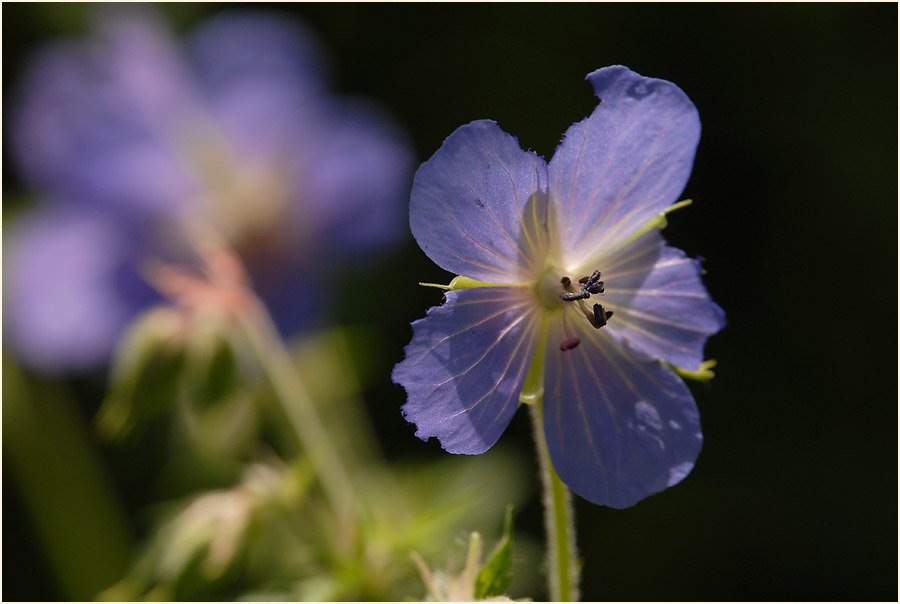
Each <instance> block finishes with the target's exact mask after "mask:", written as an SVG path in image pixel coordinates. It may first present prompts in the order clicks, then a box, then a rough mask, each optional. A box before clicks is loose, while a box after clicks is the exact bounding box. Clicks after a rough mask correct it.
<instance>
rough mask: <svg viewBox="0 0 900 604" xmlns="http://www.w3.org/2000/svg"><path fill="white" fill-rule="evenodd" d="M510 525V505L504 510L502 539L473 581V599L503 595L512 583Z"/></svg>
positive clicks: (511, 510) (511, 513) (511, 516)
mask: <svg viewBox="0 0 900 604" xmlns="http://www.w3.org/2000/svg"><path fill="white" fill-rule="evenodd" d="M512 525H513V506H511V505H510V506H508V507H507V508H506V522H505V523H504V525H503V537H501V538H500V541H499V542H498V543H497V545H496V547H494V551H493V552H491V557H490V558H488V561H487V562H485V564H484V567H483V568H482V569H481V572H480V573H478V579H476V581H475V598H476V599H478V600H482V599H484V598H490V597H493V596H500V595H503V593H504V592H505V591H506V589H507V588H508V587H509V584H510V582H512V573H511V572H510V569H511V567H512V548H513V538H512Z"/></svg>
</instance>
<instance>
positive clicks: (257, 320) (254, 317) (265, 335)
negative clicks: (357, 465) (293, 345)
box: [240, 302, 360, 517]
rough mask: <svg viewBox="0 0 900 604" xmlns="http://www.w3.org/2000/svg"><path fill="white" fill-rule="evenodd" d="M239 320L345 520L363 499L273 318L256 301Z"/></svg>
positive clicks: (318, 475)
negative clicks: (333, 443) (357, 494)
mask: <svg viewBox="0 0 900 604" xmlns="http://www.w3.org/2000/svg"><path fill="white" fill-rule="evenodd" d="M240 321H241V325H242V327H243V329H244V334H245V336H246V337H247V339H248V341H249V343H250V345H251V347H252V349H253V351H254V353H255V355H256V357H257V358H258V360H259V363H260V366H261V368H262V370H263V371H264V372H265V374H266V377H267V378H268V381H269V383H270V385H271V387H272V389H273V391H274V392H275V397H276V398H277V399H278V402H279V403H280V404H281V407H282V409H283V410H284V414H285V417H286V418H287V420H288V423H289V424H290V426H291V428H292V430H293V431H294V433H295V435H296V437H297V440H298V441H299V442H300V444H301V446H302V447H303V450H304V452H305V453H306V454H307V455H308V456H309V460H310V463H311V464H312V466H313V469H314V470H315V473H316V476H317V478H318V480H319V481H320V482H321V484H322V488H323V489H324V491H325V494H326V496H327V497H328V499H329V501H331V504H332V507H333V508H334V510H335V511H336V512H338V515H339V516H340V517H346V514H347V513H348V512H350V511H351V509H352V508H353V507H354V506H358V505H360V500H359V498H358V497H357V496H356V493H355V489H354V486H353V483H352V482H351V480H350V476H349V474H348V473H347V471H346V469H345V468H344V464H343V462H342V460H341V458H340V456H339V455H338V453H337V451H336V450H335V449H334V447H333V446H332V441H331V438H330V436H329V435H328V432H327V431H326V430H325V426H324V424H323V423H322V421H321V419H319V415H318V413H317V412H316V408H315V405H314V404H313V401H312V399H311V397H310V396H309V393H308V392H307V391H306V387H305V386H304V385H303V382H302V381H301V380H300V377H299V376H298V375H297V371H296V369H295V367H294V363H293V360H292V359H291V356H290V354H289V353H288V351H287V349H286V348H285V346H284V342H283V341H282V339H281V337H280V336H279V335H278V332H277V330H276V329H275V325H274V324H273V323H272V319H271V318H270V317H269V315H268V312H266V310H265V308H264V307H263V306H262V304H261V303H258V302H255V303H254V304H253V307H252V308H251V310H250V311H249V312H247V313H243V314H241V318H240Z"/></svg>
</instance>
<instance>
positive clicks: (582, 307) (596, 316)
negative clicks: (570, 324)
mask: <svg viewBox="0 0 900 604" xmlns="http://www.w3.org/2000/svg"><path fill="white" fill-rule="evenodd" d="M559 283H560V285H561V286H562V289H563V291H562V292H561V293H560V294H559V297H560V299H561V300H562V301H563V303H564V307H565V306H568V305H570V304H574V305H575V306H573V308H577V309H578V310H579V311H581V313H582V314H583V315H584V317H585V318H586V319H587V320H588V322H590V324H591V325H592V326H593V327H594V329H600V328H601V327H603V326H604V325H606V323H607V322H608V321H609V319H610V317H612V316H613V311H611V310H606V309H605V308H603V305H602V304H600V303H599V302H596V303H594V306H593V309H592V310H590V311H589V310H588V308H587V305H586V304H585V303H584V301H585V300H587V299H589V298H590V297H591V295H600V294H603V292H604V291H605V290H604V286H603V281H601V280H600V271H594V272H593V273H591V275H590V276H589V277H588V276H585V277H581V278H580V279H578V284H579V285H580V286H581V288H580V289H578V288H577V287H576V286H575V285H573V284H572V280H571V279H569V278H568V277H565V276H564V277H562V278H561V279H560V280H559ZM567 311H568V308H563V331H564V332H565V334H566V339H565V341H563V342H562V343H561V344H560V345H559V349H560V350H562V351H567V350H572V349H573V348H575V347H577V346H578V344H580V343H581V340H580V339H578V338H576V337H572V336H571V335H570V334H569V330H568V328H567V327H566V315H567V314H568V313H567Z"/></svg>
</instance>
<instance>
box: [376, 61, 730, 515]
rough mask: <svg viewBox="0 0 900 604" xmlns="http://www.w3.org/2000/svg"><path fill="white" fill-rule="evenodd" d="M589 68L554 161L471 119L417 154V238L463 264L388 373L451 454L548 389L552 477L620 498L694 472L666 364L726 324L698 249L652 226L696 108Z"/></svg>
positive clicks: (697, 440) (683, 406)
mask: <svg viewBox="0 0 900 604" xmlns="http://www.w3.org/2000/svg"><path fill="white" fill-rule="evenodd" d="M587 79H588V80H589V81H590V82H591V83H592V84H593V86H594V90H595V91H596V94H597V96H598V97H600V99H601V102H600V103H599V104H598V105H597V107H596V109H595V110H594V112H593V113H592V114H591V116H590V117H588V118H587V119H585V120H584V121H582V122H579V123H577V124H575V125H573V126H572V127H571V128H569V130H568V132H566V135H565V137H564V139H563V141H562V143H561V144H560V146H559V148H558V149H557V150H556V153H555V155H554V156H553V158H552V160H551V161H550V163H549V164H547V163H546V162H545V161H544V160H543V159H542V158H540V157H538V156H537V155H535V154H533V153H531V152H526V151H523V150H522V149H521V148H520V147H519V144H518V141H517V140H516V139H515V138H514V137H512V136H510V135H509V134H506V133H505V132H503V131H502V130H501V129H500V128H499V127H498V126H497V124H496V123H494V122H492V121H488V120H479V121H475V122H472V123H470V124H468V125H465V126H462V127H460V128H459V129H458V130H456V131H455V132H454V133H453V134H451V135H450V136H449V137H448V138H447V140H446V141H444V144H443V145H442V146H441V148H440V149H439V150H438V151H437V152H436V153H435V154H434V156H432V157H431V159H429V160H428V161H427V162H425V163H424V164H422V166H421V167H420V168H419V170H418V172H417V173H416V176H415V180H414V184H413V190H412V197H411V202H410V224H411V227H412V232H413V235H414V236H415V238H416V240H417V241H418V243H419V245H420V246H421V248H422V249H423V251H424V252H425V253H426V254H427V255H428V256H429V257H430V258H431V259H432V260H433V261H434V262H435V263H437V264H438V265H439V266H440V267H442V268H444V269H446V270H447V271H450V272H451V273H455V274H457V275H459V276H460V277H457V278H456V279H455V280H454V281H453V282H452V283H451V286H450V287H449V288H448V289H449V291H447V292H446V299H445V302H444V304H443V305H442V306H440V307H434V308H432V309H430V310H429V311H428V314H427V316H426V317H425V318H424V319H420V320H418V321H415V322H414V323H413V324H412V325H413V328H414V335H413V338H412V342H411V343H410V344H409V345H408V346H407V347H406V358H405V360H404V361H402V362H401V363H399V364H398V365H397V366H396V368H395V369H394V373H393V379H394V381H395V382H396V383H398V384H401V385H402V386H403V387H404V388H405V389H406V391H407V395H408V401H407V403H406V404H405V405H404V406H403V414H404V416H405V418H406V419H407V420H408V421H410V422H412V423H414V424H415V425H416V427H417V431H416V436H418V437H420V438H422V439H423V440H427V439H428V438H429V437H432V436H434V437H437V438H438V440H439V441H440V443H441V445H442V446H443V448H444V449H445V450H447V451H449V452H451V453H466V454H478V453H483V452H484V451H486V450H487V449H489V448H490V447H491V446H493V445H494V443H495V442H496V441H497V439H498V438H499V437H500V434H501V433H502V432H503V431H504V430H505V429H506V427H507V425H508V424H509V422H510V420H511V418H512V416H513V414H514V413H515V411H516V409H517V407H518V405H519V402H520V396H521V399H522V400H525V401H526V402H527V401H528V400H535V399H536V398H537V397H539V396H542V397H543V410H544V412H543V417H544V434H545V437H546V442H547V445H548V448H549V451H550V457H551V459H552V462H553V466H554V468H555V469H556V471H557V473H558V475H559V477H560V478H561V479H562V480H563V482H565V483H566V484H567V485H568V486H569V487H570V488H571V489H572V490H573V491H574V492H575V493H577V494H579V495H581V496H582V497H584V498H586V499H588V500H590V501H592V502H595V503H598V504H603V505H608V506H611V507H616V508H622V507H627V506H630V505H633V504H634V503H636V502H637V501H639V500H641V499H643V498H644V497H647V496H648V495H651V494H653V493H656V492H658V491H661V490H663V489H665V488H667V487H669V486H672V485H674V484H676V483H677V482H679V481H681V480H682V479H683V478H684V477H685V476H686V475H687V474H688V473H689V472H690V471H691V469H692V468H693V466H694V462H695V460H696V458H697V455H698V454H699V451H700V447H701V443H702V433H701V429H700V418H699V413H698V410H697V406H696V403H695V402H694V399H693V397H692V396H691V393H690V391H689V389H688V388H687V386H686V385H685V384H684V382H683V381H682V379H681V378H680V377H679V376H678V375H677V374H676V373H675V372H674V371H673V368H683V369H685V370H692V371H696V370H698V369H700V368H701V362H702V360H703V347H704V344H705V342H706V339H707V338H708V337H709V336H710V335H712V334H714V333H716V332H717V331H719V330H720V329H721V328H722V327H723V326H724V322H725V321H724V313H723V311H722V309H721V308H719V306H717V305H716V304H715V303H713V302H712V301H711V300H710V298H709V295H708V293H707V291H706V289H705V288H704V286H703V284H702V283H701V280H700V275H701V272H702V271H701V268H700V264H699V262H697V261H696V260H692V259H689V258H687V257H686V256H685V254H684V253H683V252H682V251H680V250H677V249H675V248H672V247H669V246H668V245H666V243H665V241H664V240H663V238H662V236H661V234H660V227H661V226H663V221H662V216H663V215H664V212H665V210H666V208H667V207H669V206H670V204H672V203H673V202H674V201H675V200H676V199H677V196H678V195H679V194H680V193H681V192H682V191H683V189H684V187H685V184H686V183H687V180H688V178H689V175H690V171H691V167H692V165H693V160H694V154H695V151H696V147H697V143H698V142H699V137H700V121H699V117H698V114H697V110H696V108H695V107H694V105H693V104H692V103H691V101H690V100H689V99H688V97H687V96H686V95H685V94H684V93H683V92H682V91H681V89H679V88H678V87H677V86H675V85H674V84H672V83H670V82H667V81H664V80H658V79H651V78H645V77H642V76H640V75H638V74H636V73H634V72H632V71H630V70H629V69H627V68H625V67H622V66H614V67H606V68H603V69H600V70H598V71H595V72H593V73H591V74H590V75H588V76H587ZM661 361H664V362H665V363H663V362H661ZM529 368H530V369H531V373H529ZM526 376H528V380H526ZM535 382H536V383H535ZM523 387H524V388H525V391H523Z"/></svg>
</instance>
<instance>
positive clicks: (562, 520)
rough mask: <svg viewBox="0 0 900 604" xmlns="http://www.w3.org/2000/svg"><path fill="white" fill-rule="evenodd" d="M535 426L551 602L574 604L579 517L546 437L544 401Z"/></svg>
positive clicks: (534, 411) (537, 406)
mask: <svg viewBox="0 0 900 604" xmlns="http://www.w3.org/2000/svg"><path fill="white" fill-rule="evenodd" d="M529 407H530V408H531V419H532V423H533V424H534V441H535V444H536V445H537V451H538V460H539V461H540V471H541V483H542V485H543V488H544V523H545V524H546V526H547V566H548V573H549V580H550V600H551V601H554V602H574V601H576V600H577V599H578V578H579V577H578V576H579V574H580V570H579V565H578V556H577V552H576V549H575V515H574V511H573V509H572V496H571V494H570V493H569V489H568V488H566V485H564V484H563V482H562V481H561V480H560V479H559V476H558V475H557V474H556V470H554V469H553V462H552V461H551V460H550V453H549V451H548V450H547V441H546V439H545V437H544V399H543V397H540V398H538V399H537V401H536V402H535V403H534V404H532V405H529Z"/></svg>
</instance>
